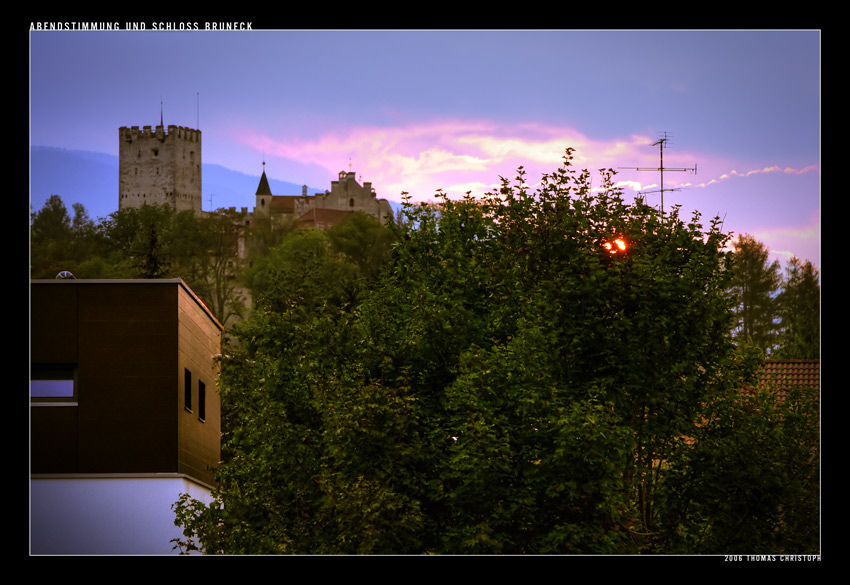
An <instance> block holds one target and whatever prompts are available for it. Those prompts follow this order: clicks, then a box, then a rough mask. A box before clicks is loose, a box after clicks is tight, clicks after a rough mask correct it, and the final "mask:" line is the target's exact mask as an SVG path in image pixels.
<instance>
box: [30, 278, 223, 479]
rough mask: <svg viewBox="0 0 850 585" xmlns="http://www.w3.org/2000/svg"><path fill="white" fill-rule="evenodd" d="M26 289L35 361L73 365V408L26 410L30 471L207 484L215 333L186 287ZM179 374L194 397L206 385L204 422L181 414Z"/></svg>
mask: <svg viewBox="0 0 850 585" xmlns="http://www.w3.org/2000/svg"><path fill="white" fill-rule="evenodd" d="M32 290H33V294H32V299H33V304H32V320H31V326H32V329H33V335H32V340H33V341H32V345H33V348H32V349H33V351H32V362H33V365H38V364H41V363H44V362H45V361H55V360H57V359H58V358H59V357H62V358H63V360H62V361H63V362H64V361H65V360H69V359H70V360H71V361H72V362H73V363H74V365H75V368H76V396H75V405H74V406H61V407H60V406H58V405H57V406H50V405H48V406H41V405H39V406H33V407H31V414H32V416H31V422H32V425H31V432H32V435H31V446H32V458H31V460H32V462H33V465H32V471H33V473H65V472H70V471H75V472H81V473H124V472H151V473H155V472H168V473H173V472H178V473H187V474H189V475H191V476H192V477H195V478H197V479H200V480H201V481H204V482H207V483H212V479H213V475H212V472H211V471H208V470H207V468H208V467H210V466H211V465H214V464H215V463H217V462H218V460H219V457H220V431H221V424H220V412H221V410H220V407H219V404H218V392H217V389H216V379H217V367H216V363H215V362H214V360H213V356H214V355H215V354H217V353H219V352H220V343H221V328H220V325H219V324H218V322H217V321H215V319H214V318H213V317H211V315H209V314H208V313H207V312H206V311H205V310H204V308H203V307H202V306H201V305H199V304H198V302H197V301H196V300H195V297H194V295H193V294H192V293H191V292H189V291H188V289H187V288H186V287H185V284H184V283H183V282H182V281H180V280H168V281H45V282H42V283H39V284H36V283H33V286H32ZM72 316H73V317H72ZM53 322H57V323H58V325H57V326H56V327H53V328H51V327H49V324H50V323H53ZM184 369H189V370H191V371H192V372H193V376H192V386H193V388H192V392H193V395H194V397H195V398H194V400H197V395H198V394H197V393H198V382H199V381H202V382H203V383H204V385H205V386H206V416H205V418H204V420H203V421H201V420H199V419H198V412H197V411H194V412H187V411H186V410H185V409H184V408H183V399H182V396H183V371H184ZM57 445H61V446H62V447H61V448H56V447H55V446H57Z"/></svg>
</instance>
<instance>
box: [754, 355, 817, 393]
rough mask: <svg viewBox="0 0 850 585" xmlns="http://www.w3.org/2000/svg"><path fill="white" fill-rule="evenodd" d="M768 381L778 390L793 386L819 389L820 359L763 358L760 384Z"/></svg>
mask: <svg viewBox="0 0 850 585" xmlns="http://www.w3.org/2000/svg"><path fill="white" fill-rule="evenodd" d="M769 381H770V382H773V383H774V384H775V385H776V390H778V391H780V392H781V391H783V390H788V389H790V388H793V387H800V388H813V389H815V390H820V360H765V362H764V368H763V374H762V376H761V384H760V385H763V384H765V383H767V382H769Z"/></svg>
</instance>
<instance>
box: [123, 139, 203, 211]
mask: <svg viewBox="0 0 850 585" xmlns="http://www.w3.org/2000/svg"><path fill="white" fill-rule="evenodd" d="M118 137H119V146H118V160H119V163H118V209H127V208H138V207H141V206H142V205H170V206H171V207H173V208H174V209H176V210H177V211H185V210H189V211H194V212H195V213H198V214H200V213H201V131H200V130H192V129H191V128H184V127H182V126H169V127H168V131H167V132H166V131H165V128H164V127H163V126H162V124H160V125H159V126H157V127H156V129H155V130H153V131H152V130H151V127H150V126H144V127H143V128H142V130H139V127H138V126H133V127H131V128H126V127H124V126H122V127H121V128H119V129H118Z"/></svg>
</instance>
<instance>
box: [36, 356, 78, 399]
mask: <svg viewBox="0 0 850 585" xmlns="http://www.w3.org/2000/svg"><path fill="white" fill-rule="evenodd" d="M76 386H77V384H76V375H75V371H74V367H73V366H61V365H56V366H46V365H33V366H32V368H31V370H30V399H31V400H32V401H33V402H76V400H77V388H76Z"/></svg>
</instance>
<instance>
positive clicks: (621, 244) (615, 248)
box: [602, 238, 627, 254]
mask: <svg viewBox="0 0 850 585" xmlns="http://www.w3.org/2000/svg"><path fill="white" fill-rule="evenodd" d="M602 247H603V248H605V249H606V250H608V253H609V254H616V253H618V252H625V251H626V247H627V246H626V240H624V239H622V238H617V239H616V240H614V241H613V242H602Z"/></svg>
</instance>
